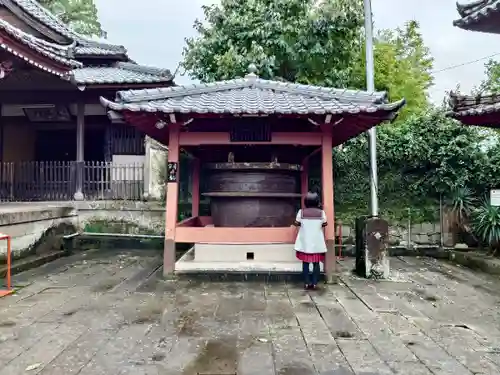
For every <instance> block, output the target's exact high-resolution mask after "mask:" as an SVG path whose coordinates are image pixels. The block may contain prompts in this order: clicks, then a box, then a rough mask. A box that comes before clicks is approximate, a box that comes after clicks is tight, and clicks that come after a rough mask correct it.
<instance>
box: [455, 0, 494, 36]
mask: <svg viewBox="0 0 500 375" xmlns="http://www.w3.org/2000/svg"><path fill="white" fill-rule="evenodd" d="M457 10H458V13H459V14H460V17H461V18H460V19H458V20H455V21H453V25H454V26H457V27H460V28H462V29H466V30H476V31H494V29H496V28H497V27H494V25H493V26H492V25H488V23H490V22H491V23H492V24H496V23H497V22H495V21H492V18H493V17H495V18H496V17H499V16H500V0H476V1H473V2H470V3H467V4H457Z"/></svg>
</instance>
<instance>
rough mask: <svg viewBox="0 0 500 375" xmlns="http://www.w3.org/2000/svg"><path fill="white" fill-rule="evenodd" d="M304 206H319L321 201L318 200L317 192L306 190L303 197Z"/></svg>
mask: <svg viewBox="0 0 500 375" xmlns="http://www.w3.org/2000/svg"><path fill="white" fill-rule="evenodd" d="M304 206H305V208H320V207H321V202H320V201H319V194H318V193H313V192H311V191H310V192H308V193H307V194H306V197H305V198H304Z"/></svg>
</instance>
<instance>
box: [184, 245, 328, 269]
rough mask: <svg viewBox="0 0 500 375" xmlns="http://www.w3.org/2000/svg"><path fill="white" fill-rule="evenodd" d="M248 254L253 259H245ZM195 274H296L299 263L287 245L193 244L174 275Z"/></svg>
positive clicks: (300, 264)
mask: <svg viewBox="0 0 500 375" xmlns="http://www.w3.org/2000/svg"><path fill="white" fill-rule="evenodd" d="M249 252H251V253H252V254H253V259H247V256H248V253H249ZM320 267H321V272H323V264H321V265H320ZM197 272H204V273H208V272H226V273H231V272H236V273H280V274H281V273H296V274H298V273H301V272H302V263H301V262H300V261H299V260H297V258H295V251H294V250H293V245H289V244H258V245H232V244H196V245H195V246H194V247H193V248H192V249H191V250H189V251H188V252H187V253H186V254H184V255H183V256H182V257H181V258H180V259H179V260H178V261H177V262H176V263H175V273H176V274H183V273H197Z"/></svg>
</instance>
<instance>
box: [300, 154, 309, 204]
mask: <svg viewBox="0 0 500 375" xmlns="http://www.w3.org/2000/svg"><path fill="white" fill-rule="evenodd" d="M308 191H309V161H308V160H307V159H306V160H304V162H303V163H302V172H301V173H300V194H301V195H302V197H301V202H302V206H301V207H302V208H304V197H305V196H306V194H307V192H308Z"/></svg>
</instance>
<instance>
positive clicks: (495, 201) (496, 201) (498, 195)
mask: <svg viewBox="0 0 500 375" xmlns="http://www.w3.org/2000/svg"><path fill="white" fill-rule="evenodd" d="M490 204H491V205H492V206H494V207H500V189H491V190H490Z"/></svg>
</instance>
